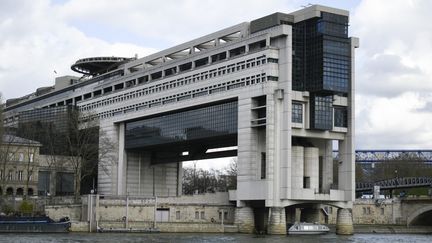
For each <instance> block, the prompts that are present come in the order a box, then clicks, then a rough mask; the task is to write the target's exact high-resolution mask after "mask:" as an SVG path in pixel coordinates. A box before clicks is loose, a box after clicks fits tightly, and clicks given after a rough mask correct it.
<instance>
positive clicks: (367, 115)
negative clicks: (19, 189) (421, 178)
mask: <svg viewBox="0 0 432 243" xmlns="http://www.w3.org/2000/svg"><path fill="white" fill-rule="evenodd" d="M308 3H316V4H322V5H328V6H332V7H337V8H343V9H347V10H349V11H350V12H351V19H350V36H356V37H359V38H360V48H359V49H357V59H356V147H357V148H359V149H379V148H400V149H402V148H404V149H408V148H423V149H426V148H429V149H430V148H432V92H431V90H432V24H430V10H431V9H432V1H427V0H424V1H421V0H413V1H409V0H388V1H386V0H380V1H376V0H364V1H360V0H357V1H354V0H353V1H349V0H340V1H315V2H313V1H299V0H293V1H289V0H286V1H282V0H242V1H233V0H230V1H224V0H217V1H216V0H209V1H206V0H165V1H142V0H122V1H108V0H92V1H88V0H70V1H61V0H51V1H50V0H0V92H1V93H2V94H3V96H4V98H6V99H9V98H14V97H20V96H23V95H25V94H28V93H31V92H34V91H35V90H36V88H38V87H42V86H50V85H53V83H54V78H55V76H60V75H67V74H72V75H74V73H73V72H72V71H71V70H70V65H71V64H72V63H74V62H75V61H76V60H77V59H79V58H83V57H91V56H124V57H132V56H134V55H135V54H138V56H139V57H143V56H146V55H148V54H151V53H153V52H156V51H159V50H163V49H165V48H168V47H171V46H173V45H176V44H180V43H182V42H185V41H188V40H191V39H194V38H197V37H200V36H202V35H205V34H209V33H212V32H214V31H217V30H219V29H222V28H226V27H229V26H231V25H235V24H238V23H240V22H244V21H250V20H253V19H255V18H258V17H262V16H265V15H267V14H270V13H273V12H276V11H279V12H286V13H289V12H292V11H295V10H298V9H300V8H301V7H302V6H304V5H307V4H308ZM54 70H55V71H56V72H57V74H55V73H54Z"/></svg>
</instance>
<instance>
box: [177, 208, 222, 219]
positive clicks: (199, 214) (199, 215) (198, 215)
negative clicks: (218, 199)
mask: <svg viewBox="0 0 432 243" xmlns="http://www.w3.org/2000/svg"><path fill="white" fill-rule="evenodd" d="M222 217H223V219H224V220H228V212H227V211H225V212H219V220H220V221H221V220H222ZM180 219H181V212H180V211H179V210H178V211H176V220H180ZM195 219H206V216H205V211H195Z"/></svg>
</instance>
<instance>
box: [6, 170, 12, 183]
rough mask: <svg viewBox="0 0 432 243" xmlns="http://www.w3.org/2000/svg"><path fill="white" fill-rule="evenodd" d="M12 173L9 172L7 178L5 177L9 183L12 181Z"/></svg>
mask: <svg viewBox="0 0 432 243" xmlns="http://www.w3.org/2000/svg"><path fill="white" fill-rule="evenodd" d="M12 173H13V171H12V170H9V173H8V177H7V179H8V180H9V181H11V180H12Z"/></svg>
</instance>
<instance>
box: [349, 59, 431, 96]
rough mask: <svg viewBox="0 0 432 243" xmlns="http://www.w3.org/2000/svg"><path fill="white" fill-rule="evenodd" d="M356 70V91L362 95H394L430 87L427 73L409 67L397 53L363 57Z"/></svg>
mask: <svg viewBox="0 0 432 243" xmlns="http://www.w3.org/2000/svg"><path fill="white" fill-rule="evenodd" d="M361 61H362V63H363V65H361V64H360V65H359V68H358V70H357V82H356V85H357V91H358V92H359V93H360V94H364V95H374V96H380V97H395V96H398V95H400V94H402V93H404V92H410V91H411V92H412V91H414V92H426V91H428V90H430V89H431V87H430V83H429V84H428V83H426V80H428V77H427V75H426V74H425V73H424V72H423V71H422V70H421V69H420V68H419V67H417V66H415V67H409V66H407V65H405V64H403V63H402V59H401V57H399V56H397V55H389V54H382V55H377V56H376V57H375V58H373V57H363V59H362V60H361Z"/></svg>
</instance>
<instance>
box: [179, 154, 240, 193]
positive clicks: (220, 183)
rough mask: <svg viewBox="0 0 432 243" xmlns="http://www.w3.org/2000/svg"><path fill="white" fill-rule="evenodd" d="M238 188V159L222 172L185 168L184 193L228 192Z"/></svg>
mask: <svg viewBox="0 0 432 243" xmlns="http://www.w3.org/2000/svg"><path fill="white" fill-rule="evenodd" d="M236 188H237V159H236V158H233V159H232V160H231V162H230V163H229V165H228V166H227V167H225V168H223V169H222V170H217V169H210V170H204V169H196V166H194V167H193V168H191V167H186V168H183V193H184V194H194V193H196V192H198V193H206V192H226V191H228V190H234V189H236Z"/></svg>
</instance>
